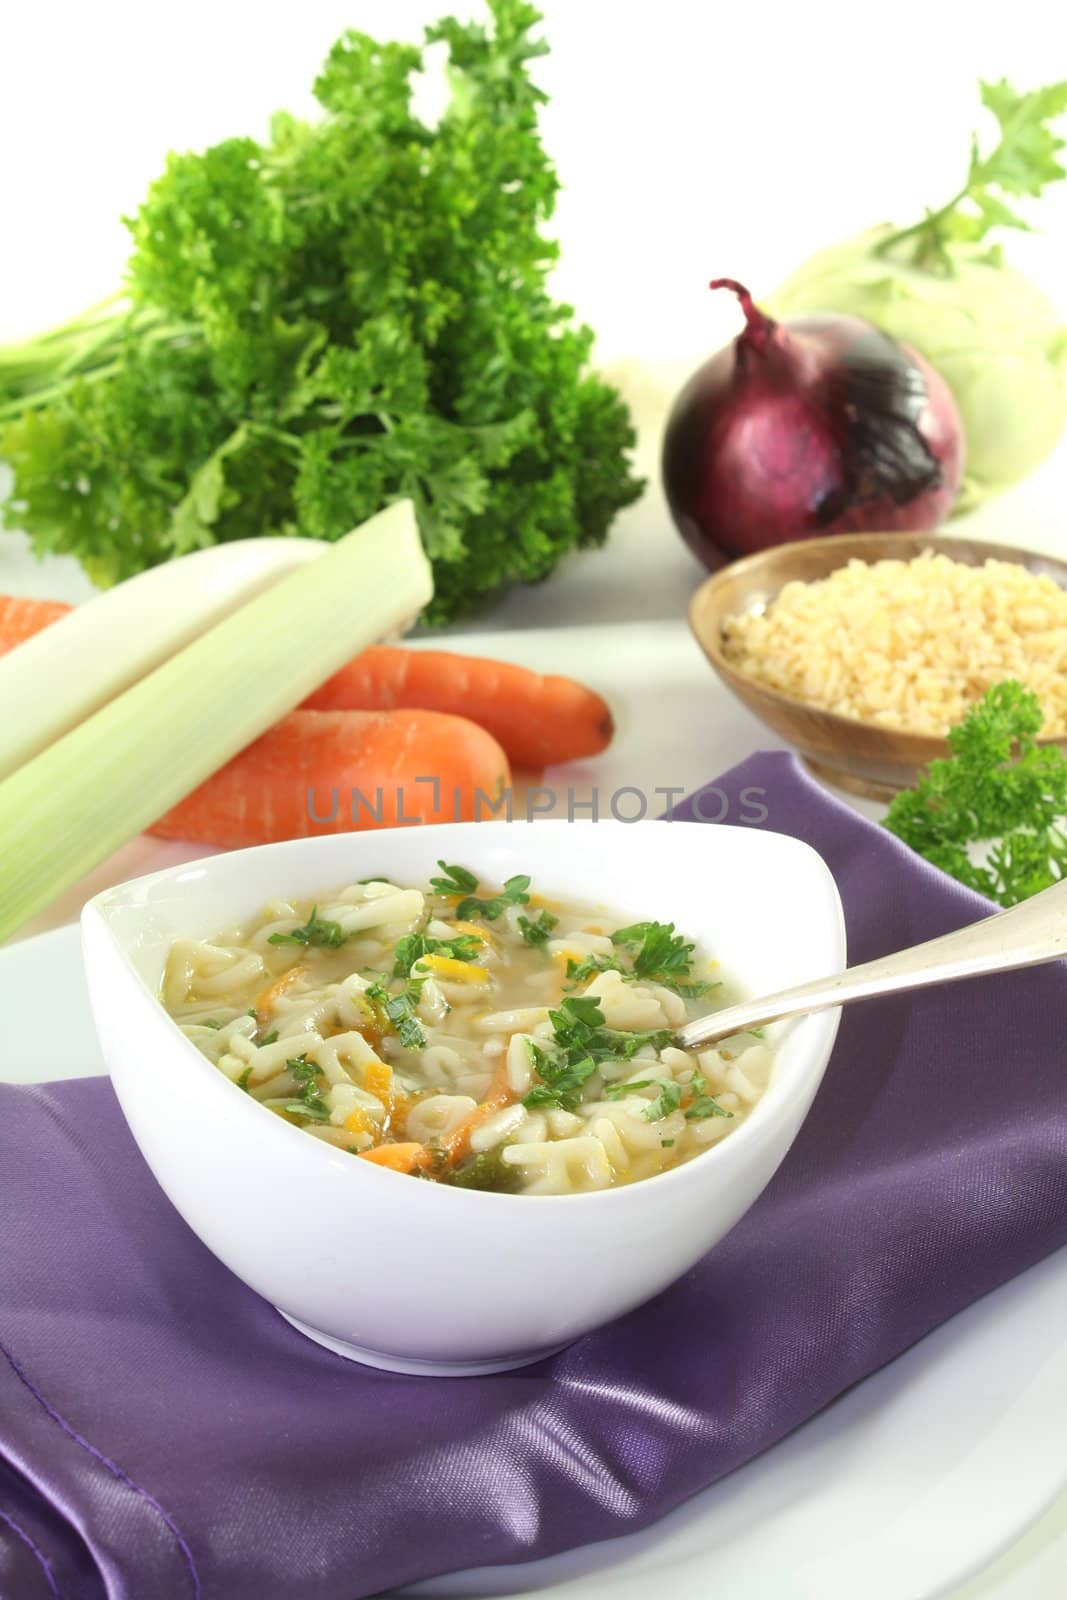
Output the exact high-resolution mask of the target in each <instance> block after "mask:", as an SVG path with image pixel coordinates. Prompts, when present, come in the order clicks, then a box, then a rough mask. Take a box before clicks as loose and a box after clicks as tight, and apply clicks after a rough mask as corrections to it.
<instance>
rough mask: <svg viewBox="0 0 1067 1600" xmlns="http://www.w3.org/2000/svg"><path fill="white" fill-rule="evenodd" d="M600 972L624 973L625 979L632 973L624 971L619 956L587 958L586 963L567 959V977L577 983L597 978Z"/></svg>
mask: <svg viewBox="0 0 1067 1600" xmlns="http://www.w3.org/2000/svg"><path fill="white" fill-rule="evenodd" d="M600 972H622V974H623V977H625V978H629V977H631V976H632V974H631V973H629V972H625V971H623V965H622V962H621V961H620V960H619V959H618V957H617V956H586V958H585V960H584V961H575V960H574V959H573V957H568V958H567V976H568V978H573V979H574V980H575V981H576V982H581V980H582V979H583V978H592V977H595V976H596V974H597V973H600Z"/></svg>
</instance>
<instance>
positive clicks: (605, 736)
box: [304, 645, 613, 767]
mask: <svg viewBox="0 0 1067 1600" xmlns="http://www.w3.org/2000/svg"><path fill="white" fill-rule="evenodd" d="M304 704H305V705H306V706H308V707H310V708H312V709H313V710H317V711H340V710H343V711H391V710H396V709H398V708H403V707H419V708H420V709H422V710H424V711H444V712H450V713H454V714H456V715H458V716H463V717H470V719H471V721H472V722H477V723H478V724H479V726H480V727H482V728H485V729H486V730H487V732H489V733H491V734H492V735H493V737H494V739H498V740H499V741H500V744H501V745H502V746H503V748H504V750H505V751H506V753H507V755H508V757H509V759H510V760H511V761H514V762H515V763H516V765H517V766H522V767H544V766H550V765H555V764H557V763H559V762H563V761H576V760H578V759H580V758H581V757H583V756H595V755H597V754H598V753H599V752H600V751H601V750H603V749H605V748H606V746H607V745H608V744H610V742H611V736H612V732H613V725H612V720H611V712H610V711H609V710H608V707H607V704H606V702H605V701H604V700H602V699H601V697H600V695H598V694H596V693H594V691H593V690H592V689H587V688H586V687H585V686H584V684H580V683H576V682H575V681H574V679H573V678H559V677H542V676H541V675H540V674H539V673H536V672H530V671H529V670H528V668H526V667H516V666H513V665H512V664H511V663H510V662H507V661H488V660H483V659H482V658H481V657H478V656H461V655H453V654H451V653H450V652H448V651H445V650H404V649H400V648H397V647H394V646H390V645H375V646H373V647H372V648H371V649H370V650H364V651H363V654H362V655H358V656H357V657H356V658H355V660H354V661H350V662H349V663H348V665H347V666H346V667H342V668H341V670H340V672H336V673H334V675H333V677H332V678H329V679H327V681H326V682H325V683H324V684H323V685H322V687H321V689H316V690H315V693H314V694H313V695H311V696H310V697H309V698H308V699H307V700H305V702H304Z"/></svg>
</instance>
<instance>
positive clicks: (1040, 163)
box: [876, 78, 1067, 275]
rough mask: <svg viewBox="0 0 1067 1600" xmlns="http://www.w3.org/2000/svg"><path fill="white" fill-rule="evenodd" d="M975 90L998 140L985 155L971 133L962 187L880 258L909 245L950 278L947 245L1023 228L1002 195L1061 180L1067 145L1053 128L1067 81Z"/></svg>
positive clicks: (895, 235) (888, 243)
mask: <svg viewBox="0 0 1067 1600" xmlns="http://www.w3.org/2000/svg"><path fill="white" fill-rule="evenodd" d="M979 89H980V93H981V99H982V104H983V106H985V107H986V109H987V110H988V111H991V112H992V113H993V116H994V117H995V119H996V122H997V128H998V133H999V139H998V142H997V143H996V144H995V145H993V146H992V147H991V148H990V149H989V150H988V151H987V152H986V153H985V154H984V155H983V154H982V151H981V147H980V144H979V140H978V136H977V135H976V134H972V135H971V158H970V165H969V167H968V171H967V181H966V182H965V183H964V185H963V187H962V188H961V189H960V190H959V191H958V193H956V194H955V195H953V197H952V199H951V200H949V201H948V202H947V203H946V204H945V205H943V206H941V207H939V208H938V209H937V210H936V211H935V210H928V211H927V212H926V215H925V216H924V218H923V219H922V221H921V222H916V223H913V224H912V225H911V227H907V228H900V229H897V230H895V231H893V232H891V233H889V234H887V235H886V236H885V237H884V238H883V239H881V240H880V241H879V243H878V245H877V246H876V251H877V253H878V254H880V255H888V254H891V253H892V254H896V253H898V252H899V250H900V246H901V245H902V244H905V243H908V244H909V246H910V248H911V250H912V260H913V262H914V264H915V265H918V266H925V267H927V268H930V269H932V270H935V271H939V272H942V273H944V274H947V275H951V274H952V273H953V272H954V271H955V263H954V260H953V256H952V251H951V246H952V245H953V244H977V243H979V242H980V241H981V240H983V239H984V238H985V237H986V236H987V235H988V234H989V233H991V232H992V231H993V230H994V229H996V228H1021V229H1024V230H1029V227H1030V224H1029V223H1028V222H1027V221H1026V219H1025V217H1023V216H1021V215H1020V214H1019V212H1018V211H1017V210H1016V209H1015V208H1014V207H1013V206H1010V205H1008V204H1007V203H1006V201H1005V199H1004V196H1005V195H1010V196H1013V197H1025V196H1030V197H1036V196H1038V195H1040V194H1041V192H1042V190H1043V189H1044V188H1045V186H1046V184H1049V183H1056V182H1058V181H1059V180H1060V179H1062V178H1063V177H1064V176H1067V168H1065V167H1064V166H1063V164H1062V163H1061V162H1060V161H1059V159H1058V155H1059V152H1060V151H1061V150H1062V149H1063V148H1064V145H1065V142H1067V141H1065V140H1064V139H1062V138H1061V137H1060V136H1059V134H1057V133H1055V132H1054V131H1053V129H1052V126H1051V124H1052V123H1054V122H1055V121H1056V120H1057V119H1058V118H1059V117H1061V116H1062V115H1063V113H1064V112H1065V111H1067V79H1065V80H1063V81H1061V82H1058V83H1051V84H1046V86H1045V87H1044V88H1042V89H1032V90H1030V91H1028V92H1024V93H1020V92H1019V91H1017V90H1016V89H1014V88H1012V86H1011V84H1010V83H1009V82H1008V81H1007V79H1006V78H1001V79H1000V80H999V81H998V82H996V83H987V82H985V81H982V82H980V84H979ZM996 190H999V191H1000V193H999V194H998V193H995V192H994V191H996Z"/></svg>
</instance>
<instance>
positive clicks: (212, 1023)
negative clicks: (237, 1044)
mask: <svg viewBox="0 0 1067 1600" xmlns="http://www.w3.org/2000/svg"><path fill="white" fill-rule="evenodd" d="M200 1026H201V1027H202V1028H214V1029H215V1031H216V1033H217V1032H218V1030H219V1029H220V1028H221V1027H222V1023H221V1022H216V1020H215V1018H214V1017H205V1019H204V1021H203V1022H202V1023H201V1024H200Z"/></svg>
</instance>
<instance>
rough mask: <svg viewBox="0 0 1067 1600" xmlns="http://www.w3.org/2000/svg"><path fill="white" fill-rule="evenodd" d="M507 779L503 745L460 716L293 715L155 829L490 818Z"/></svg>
mask: <svg viewBox="0 0 1067 1600" xmlns="http://www.w3.org/2000/svg"><path fill="white" fill-rule="evenodd" d="M223 692H224V691H223ZM433 780H436V782H434V781H433ZM510 781H511V775H510V772H509V770H508V763H507V757H506V756H505V755H504V752H503V750H501V748H500V746H499V745H498V744H497V742H496V740H495V739H494V738H492V736H491V735H490V734H488V733H486V732H485V730H484V729H483V728H479V727H477V726H476V725H475V724H474V723H473V722H467V721H466V720H465V719H464V718H463V717H447V716H443V715H441V714H440V713H439V712H435V711H378V712H371V711H303V710H301V711H292V712H290V713H289V715H288V716H287V717H283V718H282V720H281V721H280V722H278V723H276V724H275V726H274V727H273V728H270V729H268V731H267V732H266V733H265V734H263V736H262V737H261V738H259V739H257V740H256V741H255V743H254V744H250V745H248V747H247V748H246V749H244V750H242V751H241V753H240V755H238V756H235V757H234V759H233V760H232V761H230V762H228V763H227V764H226V766H224V767H222V768H221V770H220V771H218V772H216V773H215V774H214V776H213V777H211V778H208V780H207V781H206V783H202V784H201V785H200V787H199V788H198V789H195V790H194V791H193V793H192V794H190V795H188V796H187V797H186V799H184V800H182V801H181V802H180V804H178V805H176V806H175V807H174V808H173V810H171V811H168V812H167V814H166V816H164V817H161V818H160V819H159V821H158V822H157V823H155V824H154V825H153V826H152V828H150V829H149V832H151V833H155V834H158V835H160V836H161V837H162V838H164V839H195V840H198V841H200V842H201V843H203V844H213V845H221V846H222V847H224V848H227V849H232V848H236V847H239V846H241V845H249V844H266V843H270V842H272V841H273V840H276V839H302V838H305V837H306V836H307V835H309V834H318V833H347V832H350V831H351V830H352V829H353V828H358V829H364V828H391V827H396V826H402V825H404V824H405V823H412V822H471V821H478V820H479V819H480V818H489V817H490V816H491V815H492V809H491V808H492V806H493V804H495V803H496V801H497V800H498V798H499V796H500V794H501V792H502V791H503V790H504V789H505V788H506V787H507V785H508V784H509V783H510Z"/></svg>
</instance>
